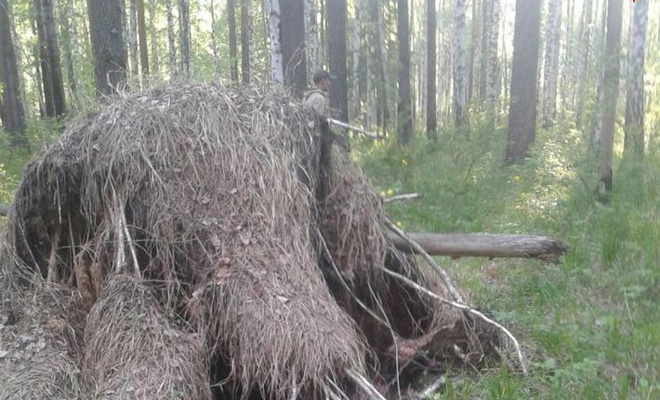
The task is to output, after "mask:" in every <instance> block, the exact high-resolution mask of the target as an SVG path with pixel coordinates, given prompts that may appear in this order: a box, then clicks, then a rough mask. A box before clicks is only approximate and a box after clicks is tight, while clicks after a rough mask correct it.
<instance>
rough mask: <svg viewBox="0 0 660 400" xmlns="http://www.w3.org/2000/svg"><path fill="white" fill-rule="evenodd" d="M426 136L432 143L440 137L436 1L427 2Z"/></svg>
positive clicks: (428, 0)
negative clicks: (437, 95)
mask: <svg viewBox="0 0 660 400" xmlns="http://www.w3.org/2000/svg"><path fill="white" fill-rule="evenodd" d="M426 18H427V28H426V65H427V66H426V96H427V99H426V135H427V137H428V138H429V140H430V141H435V140H437V137H438V133H437V130H438V114H437V112H438V111H437V109H436V108H437V106H436V93H437V92H436V90H437V89H436V63H437V57H436V31H437V29H438V27H437V15H436V4H435V0H426Z"/></svg>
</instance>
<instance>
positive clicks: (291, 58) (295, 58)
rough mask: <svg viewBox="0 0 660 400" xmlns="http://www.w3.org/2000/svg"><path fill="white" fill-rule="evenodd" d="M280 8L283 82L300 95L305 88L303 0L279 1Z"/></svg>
mask: <svg viewBox="0 0 660 400" xmlns="http://www.w3.org/2000/svg"><path fill="white" fill-rule="evenodd" d="M280 10H281V12H282V13H281V15H280V18H281V24H280V39H281V45H282V65H283V66H284V84H285V85H287V86H289V87H291V88H293V91H294V93H295V94H296V95H297V96H300V97H302V94H303V92H304V91H305V89H306V88H307V66H306V64H305V3H304V0H288V1H281V2H280ZM344 61H345V58H344Z"/></svg>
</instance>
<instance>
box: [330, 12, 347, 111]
mask: <svg viewBox="0 0 660 400" xmlns="http://www.w3.org/2000/svg"><path fill="white" fill-rule="evenodd" d="M326 7H327V10H326V11H327V13H328V14H327V26H326V29H327V38H328V56H329V57H328V58H329V63H328V65H329V67H330V74H332V75H334V76H335V81H334V82H332V85H331V86H330V107H331V108H333V109H335V110H338V112H339V113H340V117H339V118H340V119H341V120H342V121H344V122H348V91H347V89H348V85H347V75H348V72H347V67H346V59H347V54H346V0H330V1H328V2H327V3H326Z"/></svg>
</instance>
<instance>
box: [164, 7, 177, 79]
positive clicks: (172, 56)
mask: <svg viewBox="0 0 660 400" xmlns="http://www.w3.org/2000/svg"><path fill="white" fill-rule="evenodd" d="M166 5H167V44H168V49H169V69H170V80H173V79H176V76H177V75H178V68H177V62H176V58H177V57H176V33H175V31H174V13H173V10H172V0H167V3H166Z"/></svg>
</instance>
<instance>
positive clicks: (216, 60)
mask: <svg viewBox="0 0 660 400" xmlns="http://www.w3.org/2000/svg"><path fill="white" fill-rule="evenodd" d="M209 15H210V16H211V51H212V52H213V75H214V76H215V77H217V76H218V75H219V74H220V59H219V58H218V42H217V40H218V39H217V38H218V32H217V23H216V20H215V2H214V1H213V0H211V2H210V4H209Z"/></svg>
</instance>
